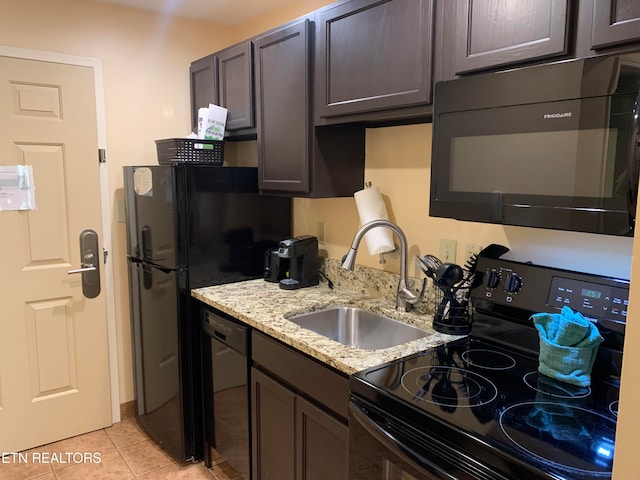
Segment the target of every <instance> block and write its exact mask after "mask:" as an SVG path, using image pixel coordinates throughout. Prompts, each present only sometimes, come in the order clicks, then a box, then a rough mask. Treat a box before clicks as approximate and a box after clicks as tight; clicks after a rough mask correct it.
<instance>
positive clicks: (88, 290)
mask: <svg viewBox="0 0 640 480" xmlns="http://www.w3.org/2000/svg"><path fill="white" fill-rule="evenodd" d="M80 258H82V263H81V265H80V268H76V269H73V270H69V271H68V272H67V274H69V275H72V274H75V273H80V274H81V275H82V294H83V295H84V296H85V297H87V298H95V297H97V296H98V295H100V262H99V260H98V259H99V258H100V255H99V253H98V234H97V233H96V232H95V231H94V230H90V229H87V230H84V231H83V232H82V233H80Z"/></svg>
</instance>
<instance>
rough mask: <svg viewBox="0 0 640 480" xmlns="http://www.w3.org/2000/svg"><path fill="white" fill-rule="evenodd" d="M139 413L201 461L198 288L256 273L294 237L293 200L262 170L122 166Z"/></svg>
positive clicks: (174, 452) (176, 450) (146, 424)
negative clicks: (261, 188)
mask: <svg viewBox="0 0 640 480" xmlns="http://www.w3.org/2000/svg"><path fill="white" fill-rule="evenodd" d="M123 173H124V190H125V192H124V194H125V211H126V222H127V223H126V226H127V228H126V230H127V262H128V272H129V294H130V295H129V297H130V307H131V326H132V344H133V365H134V382H135V413H136V418H137V420H138V422H139V424H140V425H141V426H142V428H143V430H145V432H146V433H147V434H148V435H149V436H150V437H151V438H153V439H154V440H155V441H156V443H157V444H158V445H160V446H161V447H162V448H163V449H164V450H165V451H166V452H167V453H169V454H170V455H171V456H172V457H174V458H175V459H176V460H179V461H185V460H190V459H191V460H199V459H201V458H202V435H203V433H202V418H203V412H202V386H201V372H202V368H201V345H200V318H199V308H198V302H197V301H195V300H193V299H192V298H191V293H190V292H191V289H192V288H199V287H203V286H208V285H218V284H223V283H230V282H237V281H242V280H248V279H253V278H259V277H261V276H262V274H263V269H264V258H265V251H266V250H267V248H272V247H274V246H276V245H277V244H278V242H279V241H280V240H282V239H284V238H289V237H290V236H291V199H290V198H286V197H275V196H264V195H260V194H258V173H257V169H256V168H248V167H247V168H245V167H215V166H204V165H167V166H164V165H152V166H127V167H124V172H123Z"/></svg>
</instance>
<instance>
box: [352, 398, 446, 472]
mask: <svg viewBox="0 0 640 480" xmlns="http://www.w3.org/2000/svg"><path fill="white" fill-rule="evenodd" d="M349 410H350V412H351V414H352V415H353V418H354V419H355V420H356V421H357V422H358V423H359V424H360V425H361V426H362V428H364V429H365V430H366V431H367V432H368V433H369V434H371V436H373V437H374V438H375V439H376V440H377V441H378V442H380V443H381V444H382V445H383V446H384V447H385V448H386V449H387V450H389V451H391V452H392V453H393V454H394V455H397V456H398V457H399V458H400V459H401V460H402V461H403V462H406V463H408V464H409V465H411V466H412V467H413V468H415V469H417V470H418V471H424V470H427V471H428V472H429V473H431V474H432V475H435V476H436V477H437V478H439V479H442V480H459V479H458V477H454V476H453V475H451V474H449V473H447V472H445V471H444V470H442V468H441V467H439V466H438V465H436V464H435V463H433V462H432V461H431V460H429V459H427V458H425V457H423V456H422V455H420V454H419V453H417V452H416V451H414V450H412V449H411V448H409V447H408V446H407V445H403V444H402V443H401V442H400V441H399V440H398V439H396V438H395V437H394V436H393V434H392V433H391V432H388V431H387V430H385V429H384V427H383V426H382V425H380V424H378V422H376V421H375V420H374V419H372V418H371V417H369V416H368V415H367V414H366V413H365V412H364V411H363V409H362V408H361V407H360V406H358V405H357V404H355V403H354V402H353V401H351V402H350V403H349Z"/></svg>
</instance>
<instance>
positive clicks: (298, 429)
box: [251, 368, 349, 480]
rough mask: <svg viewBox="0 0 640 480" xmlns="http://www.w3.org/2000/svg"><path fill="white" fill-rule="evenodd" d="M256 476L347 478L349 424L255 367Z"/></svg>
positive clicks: (311, 479) (319, 479) (316, 479)
mask: <svg viewBox="0 0 640 480" xmlns="http://www.w3.org/2000/svg"><path fill="white" fill-rule="evenodd" d="M251 389H252V390H251V393H252V399H253V402H252V403H253V406H252V423H253V478H254V480H266V479H278V480H327V479H332V480H340V479H343V480H346V479H347V476H348V470H347V469H348V435H349V430H348V428H347V426H346V425H344V424H343V423H341V422H339V421H338V420H336V419H335V418H334V417H333V416H331V415H329V414H328V413H326V412H324V411H323V410H321V409H319V408H318V407H316V406H314V405H313V404H311V403H310V402H308V401H307V400H305V399H304V398H303V397H301V396H299V395H297V394H296V393H294V392H292V391H291V390H289V389H288V388H286V387H285V386H283V385H281V384H280V383H278V382H277V381H275V380H274V379H272V378H270V377H268V376H267V375H265V374H263V373H261V372H260V371H258V370H256V369H255V368H254V369H252V370H251Z"/></svg>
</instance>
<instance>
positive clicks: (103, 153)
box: [98, 148, 107, 163]
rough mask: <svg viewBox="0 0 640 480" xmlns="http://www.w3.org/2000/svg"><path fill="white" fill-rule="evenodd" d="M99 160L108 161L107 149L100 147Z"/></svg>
mask: <svg viewBox="0 0 640 480" xmlns="http://www.w3.org/2000/svg"><path fill="white" fill-rule="evenodd" d="M98 162H100V163H107V151H106V150H105V149H104V148H99V149H98Z"/></svg>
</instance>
